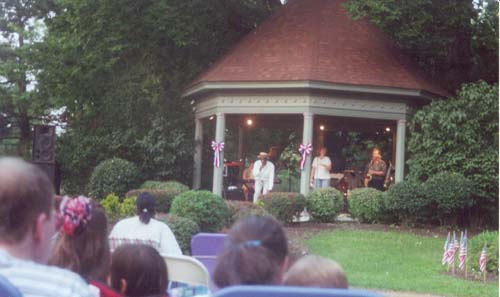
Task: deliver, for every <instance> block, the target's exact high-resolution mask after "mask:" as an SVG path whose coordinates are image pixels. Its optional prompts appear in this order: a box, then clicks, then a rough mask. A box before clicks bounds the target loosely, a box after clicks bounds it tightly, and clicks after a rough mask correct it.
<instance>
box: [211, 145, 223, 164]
mask: <svg viewBox="0 0 500 297" xmlns="http://www.w3.org/2000/svg"><path fill="white" fill-rule="evenodd" d="M212 149H213V150H214V166H215V167H216V168H219V167H220V152H222V150H223V149H224V142H215V141H212Z"/></svg>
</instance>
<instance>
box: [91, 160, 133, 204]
mask: <svg viewBox="0 0 500 297" xmlns="http://www.w3.org/2000/svg"><path fill="white" fill-rule="evenodd" d="M138 184H139V170H138V169H137V166H135V165H134V164H133V163H131V162H129V161H126V160H123V159H119V158H113V159H108V160H105V161H102V162H101V163H99V165H97V166H96V167H95V168H94V171H92V175H91V176H90V181H89V184H88V185H87V192H88V193H89V196H90V197H93V198H95V199H101V198H103V197H105V196H106V195H108V194H111V193H115V194H116V195H118V197H123V196H124V195H125V193H127V191H128V190H130V189H133V188H135V187H137V185H138Z"/></svg>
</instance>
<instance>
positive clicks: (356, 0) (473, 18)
mask: <svg viewBox="0 0 500 297" xmlns="http://www.w3.org/2000/svg"><path fill="white" fill-rule="evenodd" d="M346 7H347V9H348V11H349V13H350V14H351V15H352V16H353V17H354V18H355V19H359V18H362V17H367V18H368V19H369V20H370V21H371V22H373V23H375V24H376V25H377V26H379V27H380V28H381V29H382V30H383V31H384V32H385V33H387V34H388V35H389V36H390V37H391V38H392V39H393V40H394V41H395V42H396V43H397V44H398V45H399V46H400V47H401V48H402V49H403V50H404V51H405V52H406V53H407V54H408V55H409V56H410V57H412V58H413V60H414V61H416V62H417V63H418V64H419V65H420V66H422V68H423V69H424V70H425V71H426V72H427V73H428V74H430V75H431V76H432V77H434V78H435V79H436V80H437V81H439V82H440V83H441V84H442V85H443V86H444V87H445V88H447V89H448V90H449V91H451V92H453V93H454V92H455V91H457V90H458V89H459V87H460V85H461V84H462V83H467V82H475V81H477V80H479V79H482V80H484V81H486V82H488V83H495V82H497V81H498V1H493V0H479V1H472V0H442V1H432V0H414V1H394V0H350V1H348V2H347V3H346Z"/></svg>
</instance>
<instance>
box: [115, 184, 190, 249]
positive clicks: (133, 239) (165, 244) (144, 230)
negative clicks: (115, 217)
mask: <svg viewBox="0 0 500 297" xmlns="http://www.w3.org/2000/svg"><path fill="white" fill-rule="evenodd" d="M136 204H137V215H136V216H134V217H131V218H127V219H123V220H121V221H119V222H118V223H116V225H115V226H114V227H113V230H111V234H110V235H109V241H110V247H111V250H114V249H115V248H116V247H118V246H119V245H122V244H125V243H143V244H147V245H151V246H153V247H154V248H156V249H157V250H158V252H159V253H160V254H168V255H182V252H181V249H180V247H179V244H178V243H177V240H176V239H175V236H174V233H172V231H171V230H170V228H169V227H168V226H167V224H165V223H163V222H160V221H158V220H155V219H154V216H155V198H154V197H153V196H152V195H151V194H149V193H147V192H144V193H141V194H140V195H139V197H137V202H136Z"/></svg>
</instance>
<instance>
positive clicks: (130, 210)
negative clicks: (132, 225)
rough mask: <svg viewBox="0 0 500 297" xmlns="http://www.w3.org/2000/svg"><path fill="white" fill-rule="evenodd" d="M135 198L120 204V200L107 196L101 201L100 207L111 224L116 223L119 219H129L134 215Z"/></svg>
mask: <svg viewBox="0 0 500 297" xmlns="http://www.w3.org/2000/svg"><path fill="white" fill-rule="evenodd" d="M135 201H136V197H135V196H130V197H127V198H125V199H123V201H121V202H120V198H118V196H116V195H115V194H109V195H108V196H106V198H104V199H102V200H101V202H100V203H101V205H102V207H103V208H104V210H105V211H106V215H107V217H108V219H109V220H110V221H111V222H116V221H118V220H120V219H123V218H126V217H131V216H133V215H134V214H135V210H136V208H137V206H136V203H135Z"/></svg>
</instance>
